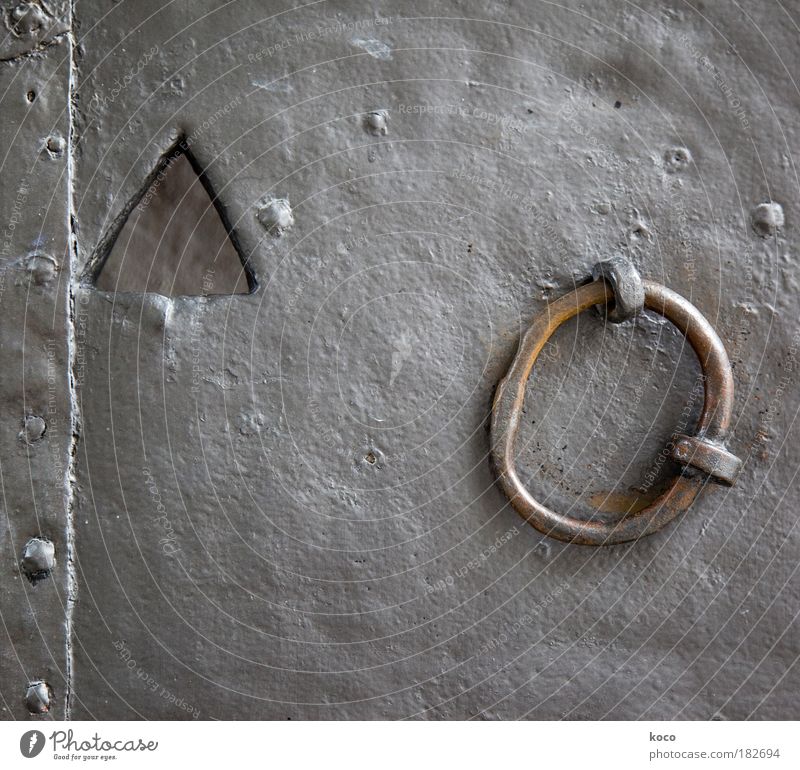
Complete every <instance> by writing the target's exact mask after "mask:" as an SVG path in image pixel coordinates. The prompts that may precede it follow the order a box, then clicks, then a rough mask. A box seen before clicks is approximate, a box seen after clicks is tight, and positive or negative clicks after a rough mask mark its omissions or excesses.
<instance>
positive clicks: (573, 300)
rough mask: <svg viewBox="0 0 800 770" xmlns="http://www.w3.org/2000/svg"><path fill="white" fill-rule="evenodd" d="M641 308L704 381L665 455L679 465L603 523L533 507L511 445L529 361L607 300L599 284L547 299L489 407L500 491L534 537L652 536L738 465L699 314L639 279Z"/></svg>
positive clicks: (724, 370)
mask: <svg viewBox="0 0 800 770" xmlns="http://www.w3.org/2000/svg"><path fill="white" fill-rule="evenodd" d="M642 285H643V287H644V307H645V308H647V309H649V310H652V311H654V312H656V313H659V314H661V315H662V316H664V317H665V318H668V319H669V320H670V321H671V322H672V323H673V324H674V325H675V326H676V327H677V328H678V329H679V330H680V331H681V332H682V333H683V334H684V335H685V336H686V338H687V339H688V340H689V343H690V344H691V346H692V348H693V349H694V351H695V353H696V354H697V357H698V359H699V361H700V365H701V367H702V370H703V375H704V391H705V398H704V403H703V410H702V413H701V415H700V419H699V421H698V424H697V428H696V431H695V434H694V435H693V436H680V437H679V438H678V440H677V441H675V442H673V445H672V447H671V457H672V459H674V460H675V461H677V462H678V463H679V464H680V465H682V466H684V469H683V472H682V473H681V474H680V475H678V476H677V477H676V478H675V479H674V481H673V482H672V484H671V485H670V487H669V488H668V489H667V490H666V491H665V492H663V493H662V494H661V495H660V496H659V497H658V498H657V499H656V500H654V501H653V502H652V503H651V504H650V505H649V506H647V508H644V509H643V510H641V511H638V512H636V513H632V514H628V515H626V516H623V517H622V518H621V519H620V520H619V521H616V522H608V521H600V520H595V519H594V518H591V519H589V520H585V519H578V518H574V517H571V516H562V515H560V514H558V513H556V512H554V511H552V510H550V509H549V508H547V507H546V506H544V505H542V504H541V503H539V502H537V501H536V500H535V499H534V498H533V496H532V495H531V494H530V492H528V490H527V489H526V488H525V487H524V486H523V484H522V482H521V481H520V478H519V476H518V475H517V470H516V458H515V452H514V440H515V437H516V434H517V431H518V430H519V424H520V417H521V414H522V405H523V401H524V399H525V388H526V385H527V382H528V377H529V376H530V373H531V369H532V368H533V365H534V363H535V362H536V358H537V356H538V355H539V353H540V352H541V350H542V348H543V347H544V345H545V344H546V343H547V341H548V339H549V338H550V336H551V335H552V334H553V332H555V330H556V329H557V328H558V327H559V326H560V325H561V324H562V323H564V322H565V321H567V320H569V319H570V318H572V317H573V316H575V315H577V314H578V313H581V312H582V311H584V310H587V309H588V308H591V307H592V306H594V305H603V304H608V303H610V302H613V300H614V292H613V289H612V288H611V285H610V284H608V283H607V282H606V281H604V280H596V281H594V282H593V283H589V284H586V285H584V286H580V287H578V288H577V289H575V290H574V291H572V292H570V293H569V294H565V295H564V296H563V297H561V298H559V299H557V300H555V301H554V302H552V303H551V304H549V305H548V306H547V308H546V309H545V310H544V311H543V312H542V313H541V314H540V315H539V316H538V317H537V318H535V319H534V321H533V323H532V324H531V326H530V328H529V329H528V331H527V332H526V333H525V335H524V336H523V338H522V341H521V343H520V346H519V350H518V351H517V354H516V356H515V358H514V360H513V362H512V364H511V367H510V368H509V370H508V372H507V373H506V376H505V377H504V378H503V379H502V380H501V381H500V384H499V385H498V387H497V392H496V393H495V398H494V403H493V405H492V417H491V455H492V462H493V465H494V468H495V471H496V473H497V476H498V480H499V483H500V486H501V487H502V489H503V491H504V492H505V494H506V496H507V497H508V499H509V500H510V502H511V504H512V505H513V506H514V508H515V509H516V510H517V512H518V513H519V514H520V515H521V516H522V517H523V518H524V519H526V520H527V521H528V522H529V523H530V524H532V525H533V526H534V527H535V528H536V529H538V530H539V531H540V532H542V533H544V534H546V535H549V536H550V537H553V538H556V539H558V540H563V541H565V542H571V543H579V544H582V545H614V544H617V543H626V542H629V541H631V540H637V539H639V538H641V537H644V536H646V535H650V534H652V533H653V532H656V531H658V530H659V529H661V528H662V527H664V526H665V525H666V524H668V523H669V522H670V521H672V519H674V518H675V517H676V516H677V515H678V514H680V513H682V512H684V511H685V510H687V509H688V508H689V506H690V505H691V504H692V502H693V501H694V499H695V498H696V497H697V495H698V494H699V493H700V492H701V491H702V489H703V488H704V487H705V486H706V483H707V482H708V480H709V479H712V480H714V481H718V482H720V483H723V484H727V485H732V484H733V483H734V481H735V479H736V476H737V474H738V472H739V469H740V467H741V460H739V458H737V457H736V456H735V455H733V454H731V453H730V452H728V451H727V450H726V449H725V446H724V440H725V436H726V434H727V430H728V426H729V425H730V420H731V411H732V408H733V375H732V373H731V366H730V362H729V360H728V355H727V353H726V352H725V348H724V347H723V345H722V342H721V340H720V339H719V337H718V336H717V333H716V332H715V331H714V329H713V328H712V326H711V324H709V322H708V321H707V320H706V319H705V317H704V316H703V314H702V313H701V312H700V311H699V310H698V309H697V308H696V307H695V306H694V305H692V304H691V303H690V302H689V301H688V300H687V299H685V298H684V297H682V296H681V295H680V294H677V293H676V292H674V291H672V290H670V289H668V288H667V287H666V286H662V285H661V284H658V283H655V282H654V281H648V280H645V279H642Z"/></svg>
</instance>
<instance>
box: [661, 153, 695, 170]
mask: <svg viewBox="0 0 800 770" xmlns="http://www.w3.org/2000/svg"><path fill="white" fill-rule="evenodd" d="M691 162H692V153H690V152H689V150H687V149H686V147H672V148H670V149H669V150H667V151H666V152H665V153H664V167H665V168H666V170H667V173H668V174H676V173H678V172H679V171H683V170H684V169H685V168H686V167H687V166H689V164H691Z"/></svg>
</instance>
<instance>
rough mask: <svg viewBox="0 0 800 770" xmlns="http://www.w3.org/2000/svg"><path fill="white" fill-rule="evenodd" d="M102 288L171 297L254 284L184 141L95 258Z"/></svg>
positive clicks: (94, 272) (242, 290)
mask: <svg viewBox="0 0 800 770" xmlns="http://www.w3.org/2000/svg"><path fill="white" fill-rule="evenodd" d="M89 274H90V275H89V277H90V278H92V277H93V278H94V284H95V286H97V288H98V289H102V290H103V291H112V292H153V293H156V294H163V295H165V296H167V297H177V296H198V295H209V294H249V293H250V292H251V291H252V290H253V289H254V288H255V281H254V279H253V276H252V274H251V273H250V271H249V270H248V267H247V261H246V259H245V258H243V256H242V254H241V251H240V250H239V249H238V248H237V246H236V243H235V237H234V235H233V232H232V230H231V228H230V226H229V225H228V223H227V219H226V217H225V213H224V211H223V210H222V208H221V206H220V204H219V201H218V199H217V197H216V195H215V193H214V192H213V190H212V189H211V188H210V185H209V183H208V180H207V179H206V177H205V176H204V174H203V172H202V170H201V169H200V168H199V167H198V165H197V163H196V162H195V160H194V158H193V157H192V155H191V153H190V152H189V151H188V149H186V147H185V142H179V143H178V144H177V145H175V146H174V147H173V148H172V150H170V152H168V153H167V154H166V155H164V157H163V158H162V159H161V161H160V163H159V165H158V167H157V168H156V169H155V170H154V171H153V173H152V174H150V176H149V177H148V179H147V183H146V184H145V186H144V188H143V189H142V190H141V192H140V193H139V195H137V196H136V198H135V199H134V200H133V201H132V202H131V204H130V205H129V206H128V207H127V208H126V210H125V211H124V212H123V213H122V214H121V215H120V216H119V217H118V218H117V220H116V222H115V223H114V225H113V226H112V228H111V231H110V232H109V234H108V235H107V236H106V238H105V239H104V241H103V242H102V243H101V244H100V247H99V248H98V250H97V253H96V254H95V257H94V259H93V260H92V265H90V268H89Z"/></svg>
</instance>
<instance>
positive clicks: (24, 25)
mask: <svg viewBox="0 0 800 770" xmlns="http://www.w3.org/2000/svg"><path fill="white" fill-rule="evenodd" d="M9 21H10V26H11V31H12V32H13V33H14V34H15V35H18V36H22V35H30V36H33V35H35V34H36V33H37V32H39V31H40V30H41V29H42V28H43V27H44V26H45V24H46V23H47V17H46V16H45V15H44V12H43V11H42V9H41V8H40V7H39V5H38V4H37V3H20V4H19V5H17V6H16V8H14V9H13V10H12V11H11V14H10V15H9Z"/></svg>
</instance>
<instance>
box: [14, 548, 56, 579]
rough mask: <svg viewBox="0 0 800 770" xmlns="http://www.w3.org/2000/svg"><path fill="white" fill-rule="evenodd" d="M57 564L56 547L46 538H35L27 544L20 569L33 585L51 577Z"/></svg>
mask: <svg viewBox="0 0 800 770" xmlns="http://www.w3.org/2000/svg"><path fill="white" fill-rule="evenodd" d="M55 563H56V547H55V546H54V545H53V543H52V541H50V540H48V539H47V538H46V537H33V538H31V539H30V540H28V542H27V543H26V544H25V548H24V550H23V551H22V559H21V561H20V567H21V568H22V571H23V572H24V573H25V575H26V576H27V578H28V580H30V581H31V583H38V582H39V581H40V580H44V579H45V578H47V577H49V576H50V573H51V572H52V571H53V567H54V566H55Z"/></svg>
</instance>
